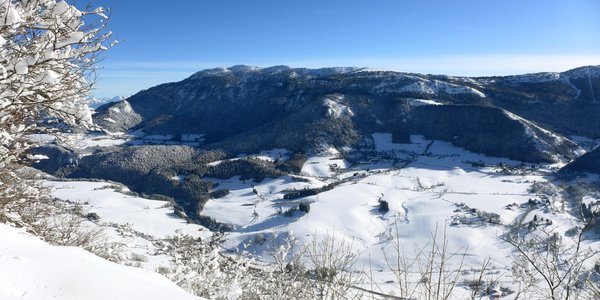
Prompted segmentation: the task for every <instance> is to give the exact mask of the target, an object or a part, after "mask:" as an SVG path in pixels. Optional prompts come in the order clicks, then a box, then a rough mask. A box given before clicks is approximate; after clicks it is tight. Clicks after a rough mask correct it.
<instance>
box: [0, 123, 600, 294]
mask: <svg viewBox="0 0 600 300" xmlns="http://www.w3.org/2000/svg"><path fill="white" fill-rule="evenodd" d="M85 143H90V142H89V141H87V142H85ZM115 143H116V141H115ZM372 143H373V149H374V152H373V153H374V154H372V155H370V156H368V158H367V159H365V160H363V161H360V162H358V163H356V162H355V163H354V164H351V163H350V162H349V161H347V160H345V159H342V158H340V157H339V155H340V154H339V152H337V151H335V149H329V150H328V151H325V152H323V153H321V154H315V155H313V156H310V157H308V159H307V161H306V162H305V164H304V166H303V168H302V171H301V173H300V175H299V176H283V177H280V178H275V179H265V180H264V181H262V182H259V183H257V182H251V181H248V180H246V181H242V180H240V179H239V177H233V178H229V179H214V178H205V180H208V181H212V182H215V183H218V188H219V189H223V188H225V189H228V190H230V193H229V194H228V195H226V196H225V197H223V198H219V199H213V200H209V201H208V202H207V203H206V205H205V208H204V210H203V214H204V215H207V216H210V217H213V218H215V219H216V220H217V221H221V222H226V223H230V224H232V225H234V231H233V232H231V233H228V234H227V235H226V236H225V242H224V243H223V244H222V246H223V247H224V248H225V250H231V251H239V250H241V249H243V250H247V251H250V252H251V253H253V254H254V255H256V256H257V259H258V260H259V261H265V262H268V261H270V259H271V258H270V256H269V255H267V253H268V252H269V251H271V250H272V248H271V247H272V245H274V244H277V243H280V242H281V238H282V237H290V236H293V237H295V239H296V240H297V241H298V244H299V245H301V244H310V243H312V242H313V241H315V240H317V241H318V240H322V239H324V238H326V237H327V236H331V235H333V236H334V237H335V239H336V240H340V241H346V242H348V243H349V244H351V247H352V248H353V250H355V251H357V253H358V255H359V256H358V260H357V262H356V264H355V265H354V268H355V270H360V271H364V270H368V272H370V274H371V277H372V278H373V281H374V283H375V284H376V285H377V289H378V290H379V291H382V292H384V293H394V291H395V289H396V288H397V285H396V284H395V281H394V280H395V277H394V276H393V274H392V273H391V271H392V270H391V269H390V257H391V256H394V255H395V254H397V253H398V246H397V245H402V246H401V248H402V251H404V253H403V255H405V256H407V257H409V258H411V257H412V259H414V256H415V253H416V252H415V249H424V248H425V249H426V248H427V247H428V246H430V245H431V243H432V240H433V236H434V235H435V236H436V240H437V241H438V242H440V243H442V244H443V241H444V239H445V240H446V241H447V247H448V249H447V252H448V253H453V254H457V255H455V256H453V257H452V258H451V259H450V260H449V261H448V262H447V265H448V266H449V268H452V266H458V265H461V264H463V265H464V266H463V267H462V270H463V272H462V273H461V275H460V279H459V284H458V286H457V288H456V292H455V295H456V296H459V297H462V296H464V295H467V293H468V289H467V287H466V285H465V284H464V282H466V281H468V280H472V279H473V277H474V276H476V275H477V274H478V269H479V268H480V267H481V265H482V264H483V263H484V262H485V261H486V260H487V259H489V260H490V263H489V265H488V267H487V272H486V274H487V275H486V276H490V278H492V277H494V278H496V279H497V280H499V282H501V283H502V284H504V286H509V287H513V288H514V283H513V282H511V281H510V280H512V279H510V276H509V275H510V274H511V267H512V261H513V257H514V248H512V247H511V246H510V245H509V244H508V243H506V242H504V241H503V240H502V239H501V236H502V235H503V234H504V233H506V232H507V230H508V225H511V224H515V223H519V222H520V223H526V222H529V221H530V220H532V219H533V218H534V215H538V216H540V217H543V218H545V219H549V220H552V221H553V225H552V226H553V227H552V229H553V230H555V231H559V232H563V233H564V232H565V231H567V230H569V229H570V228H572V227H573V226H574V224H575V220H574V219H573V217H571V216H570V214H569V213H568V210H569V208H568V207H565V204H564V202H562V198H561V197H560V195H558V194H552V193H547V192H539V191H536V192H532V191H531V190H530V188H531V186H532V185H533V184H534V183H545V184H547V185H549V186H552V184H551V183H548V181H549V180H550V177H548V174H549V172H550V171H551V170H555V169H556V168H558V167H560V166H559V165H544V166H532V165H529V164H522V163H521V162H516V161H511V160H509V159H504V158H494V157H486V156H483V155H479V154H475V153H471V152H468V151H465V150H463V149H460V148H457V147H454V146H452V145H451V144H449V143H446V142H441V141H430V140H426V139H424V138H423V137H422V136H411V143H410V144H396V143H392V139H391V134H389V133H376V134H373V135H372ZM107 144H111V143H107ZM250 156H253V157H257V158H261V159H265V160H276V159H287V157H288V156H289V152H287V151H285V150H283V149H274V150H270V151H264V152H262V153H258V154H254V155H250ZM45 184H46V185H47V186H49V187H51V188H52V191H53V192H52V193H53V195H54V196H55V197H57V198H59V199H63V200H66V201H70V202H71V203H78V204H80V205H82V207H83V209H84V210H85V211H89V212H94V213H96V214H97V215H99V216H100V219H99V220H97V221H95V222H94V223H93V226H100V227H101V228H103V231H104V236H105V238H106V239H107V240H110V241H114V242H117V243H121V244H122V245H123V246H124V247H123V249H124V250H123V251H122V253H120V254H119V255H120V258H121V260H122V261H121V263H124V264H126V265H136V266H137V267H139V268H141V269H144V270H146V271H156V270H157V269H159V268H161V267H168V266H169V265H170V264H171V263H172V261H173V257H170V256H168V255H167V254H166V253H165V252H163V251H161V247H160V243H157V241H159V240H161V239H164V238H168V237H170V236H175V235H191V236H195V237H202V238H204V237H208V236H210V235H211V233H210V232H209V231H208V230H206V229H204V228H203V227H201V226H199V225H194V224H188V223H186V222H185V221H184V220H182V219H180V218H178V217H177V216H175V215H174V214H173V209H172V208H171V207H169V205H168V202H163V201H156V200H148V199H142V198H139V197H134V196H130V195H127V194H124V193H122V191H123V190H124V191H125V192H126V191H127V190H126V189H123V188H122V187H116V186H113V185H111V184H109V183H104V182H85V181H66V182H63V181H46V182H45ZM327 185H333V186H335V187H334V188H333V189H329V190H326V191H322V192H320V193H318V194H316V195H312V196H308V197H302V198H298V199H285V198H284V195H286V194H287V193H289V192H292V191H300V190H304V189H315V188H322V187H325V186H327ZM116 189H117V190H116ZM119 189H121V192H120V191H118V190H119ZM530 199H537V200H540V201H542V200H544V201H546V203H547V205H545V206H530V205H528V202H529V200H530ZM381 201H385V202H386V203H387V205H388V208H389V211H381V210H380V205H381V204H380V203H381ZM594 201H598V199H595V198H594V197H593V196H587V197H586V198H585V202H586V203H591V202H594ZM300 203H310V212H309V213H304V212H301V211H293V212H290V213H287V214H286V213H285V212H286V211H288V210H290V209H293V208H296V207H297V206H298V205H299V204H300ZM89 223H90V224H92V222H89ZM0 233H1V234H2V235H0V237H1V238H2V239H3V241H6V243H9V242H10V243H13V245H14V246H8V248H7V247H4V248H1V247H0V249H2V251H3V252H0V259H4V260H7V259H10V260H11V264H10V265H9V266H11V267H12V269H10V268H9V270H10V271H9V272H8V273H5V272H4V270H3V272H2V274H1V275H0V276H2V275H5V276H8V277H7V278H9V277H10V278H14V279H12V281H8V282H9V283H10V284H11V285H10V286H8V287H9V288H7V289H1V290H3V291H8V292H5V293H9V294H6V295H10V297H16V295H17V293H19V292H24V291H23V289H22V288H19V284H21V283H22V281H23V280H24V278H27V276H33V275H31V274H26V273H19V272H20V271H19V270H20V269H21V268H23V267H24V266H25V265H26V264H25V262H27V261H32V262H36V263H35V264H34V263H31V264H28V265H37V263H38V260H40V259H41V257H43V256H40V255H42V254H43V253H45V251H48V253H54V252H56V253H57V254H56V257H57V258H56V259H57V260H56V265H52V266H50V265H49V266H48V267H47V269H48V270H51V269H53V268H57V270H59V271H56V272H65V273H64V274H66V275H65V276H75V275H73V273H74V272H76V268H77V267H78V266H77V264H82V265H86V264H90V265H91V266H92V267H94V268H95V267H97V268H99V269H101V270H102V271H98V275H94V276H96V277H92V278H86V277H81V278H80V280H90V281H93V280H94V278H100V277H102V276H104V275H103V274H104V273H102V272H108V271H106V270H113V271H114V272H117V274H124V275H123V276H125V277H126V278H125V279H118V278H119V277H118V276H120V275H115V277H114V278H111V279H114V280H115V281H120V282H123V284H121V285H117V286H118V287H121V286H122V287H123V289H124V290H123V292H122V293H125V294H126V293H127V290H125V287H128V286H131V285H132V284H137V285H138V286H142V285H144V284H147V282H154V281H157V282H158V283H157V284H155V285H153V286H154V288H155V289H162V288H163V286H164V287H165V289H167V288H169V289H167V290H169V291H170V292H171V290H170V289H174V292H172V293H177V292H178V290H177V289H176V288H175V287H174V286H170V285H168V284H163V283H160V282H161V280H163V279H162V278H160V277H158V276H155V275H152V276H150V277H145V276H146V275H140V274H147V272H143V271H142V270H136V271H132V272H131V273H129V272H125V271H122V270H124V269H123V268H126V267H124V266H117V265H113V264H112V263H108V262H102V263H100V262H101V261H102V260H100V259H97V258H94V257H93V256H92V255H90V254H85V253H83V251H81V250H76V249H70V248H66V249H63V248H60V247H51V246H49V245H46V244H44V243H43V242H41V241H37V240H34V238H32V237H30V236H26V235H24V233H19V232H17V231H15V230H13V229H11V230H8V231H7V230H2V231H0ZM28 243H37V244H40V245H41V246H39V247H46V248H48V249H49V250H43V251H44V252H42V250H40V252H36V251H37V250H30V251H31V252H22V253H24V254H18V253H21V252H19V251H20V250H19V251H18V249H25V248H27V247H28V246H26V245H28ZM249 243H250V246H248V245H249ZM2 245H5V243H4V242H2ZM19 247H21V248H19ZM584 247H598V243H597V242H596V243H587V244H584ZM13 249H17V250H13ZM32 249H33V248H32ZM35 249H37V246H36V248H35ZM44 249H45V248H44ZM11 251H12V252H11ZM71 252H74V254H72V253H71ZM44 255H45V254H44ZM53 255H54V254H53ZM140 257H141V258H143V259H140ZM68 258H72V259H73V260H74V262H73V263H71V262H66V261H64V262H62V263H61V260H66V259H68ZM20 259H21V260H20ZM88 260H89V261H93V262H88ZM23 261H25V262H23ZM61 264H65V265H69V266H71V265H73V267H72V269H71V267H69V268H68V269H61V268H60V267H58V266H60V265H61ZM40 265H43V264H40ZM31 270H33V271H32V272H34V273H35V272H36V270H37V269H35V268H33V269H31ZM44 270H46V267H44ZM119 270H121V271H119ZM113 271H111V272H113ZM10 272H12V273H10ZM24 272H25V271H24ZM119 272H120V273H119ZM86 273H88V274H90V273H89V272H86ZM6 274H11V275H6ZM32 274H33V273H32ZM57 274H63V273H41V275H40V277H39V278H40V279H39V280H40V284H42V283H43V284H45V285H46V286H47V287H46V290H47V291H48V292H47V293H42V292H40V293H42V294H39V295H47V296H48V295H54V294H53V293H58V294H57V295H65V297H67V296H69V297H71V296H70V295H71V294H65V293H66V291H71V289H70V288H69V286H61V283H60V282H58V281H54V279H48V278H45V277H43V276H50V277H53V276H55V275H57ZM19 276H21V277H19ZM23 276H25V277H23ZM89 276H92V275H91V274H90V275H89ZM107 276H108V275H107ZM410 276H413V277H414V276H417V274H416V273H414V274H411V275H410ZM410 276H409V277H410ZM132 278H133V279H132ZM498 278H500V279H498ZM107 280H108V279H107ZM133 280H138V281H139V283H133V282H131V281H133ZM165 280H166V279H165ZM412 280H414V281H418V280H419V278H416V277H415V278H412ZM0 282H1V283H0V284H9V283H7V281H3V280H0ZM11 282H12V283H11ZM76 282H77V281H76ZM126 283H127V284H126ZM58 288H63V289H64V290H62V292H61V291H58V290H57V291H54V290H52V289H58ZM89 288H90V290H85V291H83V292H82V293H84V292H86V291H87V292H90V291H92V290H93V289H94V288H96V287H94V285H90V286H89ZM136 290H137V289H136ZM74 291H75V292H77V291H79V290H74ZM147 291H149V292H150V291H154V290H152V289H147ZM161 291H163V290H158V291H156V292H153V293H152V294H153V295H154V296H156V295H161V294H160V293H161ZM61 293H62V294H61ZM0 295H2V294H0ZM73 295H74V296H72V297H71V298H72V299H75V298H77V297H76V296H75V295H76V294H73ZM80 295H81V294H80ZM102 295H104V294H102ZM171 295H175V294H171ZM26 296H27V295H26ZM136 296H139V295H136ZM7 297H8V296H7ZM28 297H29V298H27V297H25V299H35V298H36V297H38V294H29V296H28ZM156 297H158V296H156ZM156 297H155V298H148V299H162V298H161V297H158V298H156ZM181 297H182V298H178V299H185V296H181ZM71 298H68V297H67V299H71ZM508 299H510V297H508Z"/></svg>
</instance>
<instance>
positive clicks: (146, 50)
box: [79, 0, 600, 97]
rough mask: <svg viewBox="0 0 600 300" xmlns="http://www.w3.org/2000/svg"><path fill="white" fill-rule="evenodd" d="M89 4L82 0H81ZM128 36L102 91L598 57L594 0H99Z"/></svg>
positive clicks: (551, 66)
mask: <svg viewBox="0 0 600 300" xmlns="http://www.w3.org/2000/svg"><path fill="white" fill-rule="evenodd" d="M79 2H81V1H79ZM94 3H95V4H97V5H103V6H106V7H111V8H112V15H111V21H110V26H109V27H110V30H111V31H113V32H114V33H115V36H116V37H117V39H118V40H120V41H121V43H120V44H119V45H117V46H116V47H114V48H113V49H111V50H110V51H108V52H107V53H106V54H105V59H104V61H102V63H101V65H102V66H103V69H102V70H100V72H99V75H100V82H99V84H98V86H97V90H96V91H95V95H97V96H98V97H106V96H115V95H124V96H129V95H132V94H134V93H136V92H138V91H139V90H142V89H145V88H149V87H152V86H154V85H156V84H159V83H164V82H172V81H178V80H181V79H184V78H186V77H188V76H189V75H191V74H193V73H194V72H196V71H198V70H201V69H205V68H211V67H217V66H231V65H235V64H247V65H256V66H271V65H290V66H295V67H327V66H358V67H363V66H368V67H375V68H384V69H390V70H398V71H407V72H420V73H436V74H442V73H443V74H450V75H492V74H494V75H503V74H517V73H525V72H538V71H563V70H566V69H569V68H572V67H576V66H581V65H590V64H593V65H598V64H600V1H597V0H486V1H483V0H454V1H447V0H440V1H402V0H370V1H367V0H361V1H359V0H346V1H342V0H297V1H291V0H268V1H267V0H265V1H261V0H255V1H250V0H237V1H234V0H171V1H159V0H144V1H134V0H96V1H94Z"/></svg>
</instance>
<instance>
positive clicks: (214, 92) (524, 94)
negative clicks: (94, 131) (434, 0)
mask: <svg viewBox="0 0 600 300" xmlns="http://www.w3.org/2000/svg"><path fill="white" fill-rule="evenodd" d="M597 69H598V67H585V68H584V70H591V71H589V72H587V71H586V72H585V74H588V73H589V74H590V75H589V76H588V77H586V78H585V79H586V80H585V82H584V81H582V79H581V78H582V77H581V76H580V73H582V72H583V71H577V70H572V71H568V72H564V73H539V74H529V75H519V76H507V77H487V78H463V77H450V76H441V75H422V74H408V73H399V72H391V71H377V70H369V69H360V68H328V69H317V70H310V69H294V68H290V67H286V66H277V67H271V68H257V67H249V66H234V67H230V68H217V69H210V70H204V71H200V72H198V73H196V74H194V75H192V76H191V77H190V78H188V79H186V80H183V81H181V82H176V83H168V84H162V85H159V86H157V87H154V88H150V89H148V90H144V91H141V92H139V93H138V94H136V95H134V96H132V97H129V98H128V99H127V100H126V102H121V103H119V104H110V105H106V106H104V107H102V108H101V109H99V110H98V112H97V114H96V115H95V120H96V122H97V123H98V124H100V125H102V126H104V127H105V128H106V129H108V130H110V131H124V130H127V129H132V128H136V129H142V130H143V131H144V132H145V133H147V134H154V135H156V134H159V135H172V136H179V135H182V134H183V135H185V134H202V135H203V137H204V138H203V142H204V146H206V147H208V148H212V149H223V150H226V151H230V152H237V153H243V152H249V151H260V150H261V149H271V148H286V149H289V150H292V151H306V150H314V149H315V148H318V147H320V146H321V145H323V144H327V145H331V146H334V147H338V148H339V147H348V146H349V147H357V145H358V144H360V143H361V142H362V140H363V137H365V136H368V135H370V134H371V133H373V132H399V131H402V132H407V133H412V134H424V135H426V136H430V137H433V135H431V134H432V132H431V131H427V128H424V127H423V126H422V123H427V122H426V121H427V120H430V119H431V120H433V119H434V118H435V119H439V118H437V116H438V115H439V113H440V112H441V114H443V115H445V116H447V117H445V118H443V120H444V122H445V123H444V124H440V126H439V130H436V133H439V134H436V138H441V139H444V140H447V141H450V142H452V143H458V144H457V145H459V146H461V147H465V148H467V149H469V150H473V151H476V152H480V153H484V154H489V155H495V156H506V157H510V158H514V159H518V160H523V161H533V162H540V161H555V160H557V159H559V160H560V159H567V160H568V159H571V158H573V157H574V155H573V152H574V151H577V149H576V147H574V145H573V144H572V143H570V142H569V141H568V139H565V138H564V137H560V136H561V135H569V136H570V135H581V136H588V137H592V138H596V137H600V121H599V119H598V118H596V117H595V116H596V115H598V114H599V113H600V104H598V103H596V101H595V100H594V97H593V95H594V94H595V93H597V92H600V91H596V89H598V88H597V86H598V85H599V84H600V82H599V81H600V77H598V76H596V75H597V73H598V72H595V71H594V70H597ZM586 76H587V75H586ZM328 99H329V100H330V99H337V100H335V101H330V102H328ZM414 99H421V100H423V101H425V102H423V101H421V102H420V103H430V102H433V103H436V104H444V105H443V106H440V107H435V108H431V107H415V106H414V105H413V103H415V102H414ZM427 101H429V102H427ZM323 103H329V104H335V106H336V107H337V108H340V109H347V111H351V112H352V114H351V115H350V114H333V115H332V114H331V113H330V111H331V107H332V106H331V105H324V104H323ZM457 105H459V106H460V108H453V106H457ZM110 107H113V109H109V108H110ZM123 107H126V108H128V109H126V110H122V108H123ZM481 107H497V108H500V109H503V110H505V111H508V112H510V113H511V115H515V116H518V117H516V118H497V117H495V116H497V115H498V114H497V112H496V111H494V110H491V109H487V110H486V109H481ZM446 110H454V111H456V110H460V111H464V112H465V114H463V115H464V116H465V117H464V118H462V119H458V117H457V118H456V119H455V118H453V117H452V115H448V114H445V113H444V111H446ZM119 114H121V115H119ZM429 114H431V115H429ZM467 115H472V117H467ZM417 116H418V117H417ZM485 119H490V120H491V119H493V120H494V122H497V126H495V127H497V128H513V127H514V128H513V129H512V130H505V131H504V132H503V133H502V134H503V135H505V138H506V142H505V143H503V144H502V146H503V147H501V148H498V147H496V144H495V143H493V141H494V138H495V137H498V136H494V134H495V133H494V131H493V130H491V131H490V129H492V128H488V129H487V131H486V130H471V132H472V133H477V134H476V135H471V136H470V137H469V141H468V142H467V141H464V142H462V143H461V142H460V140H461V139H460V136H459V138H458V140H457V139H455V138H454V136H455V135H452V134H451V133H450V132H449V131H448V132H445V130H446V128H452V127H456V123H460V124H463V125H464V126H471V127H472V128H473V129H475V128H476V127H477V126H479V123H477V122H478V121H476V120H485ZM511 123H512V124H513V125H511ZM469 124H470V125H469ZM532 126H533V127H535V128H541V129H543V130H539V131H537V133H536V134H531V132H532V131H531V127H532ZM490 134H491V135H490ZM557 136H558V137H560V138H558V139H555V137H557ZM551 140H554V141H555V142H552V143H549V142H548V141H551ZM523 145H529V147H524V146H523ZM540 146H541V148H540ZM542 148H543V149H542ZM490 151H492V152H490Z"/></svg>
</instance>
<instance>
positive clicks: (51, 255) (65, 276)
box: [0, 224, 200, 300]
mask: <svg viewBox="0 0 600 300" xmlns="http://www.w3.org/2000/svg"><path fill="white" fill-rule="evenodd" d="M0 265H1V266H2V270H1V271H0V299H2V300H9V299H32V300H38V299H65V300H66V299H73V300H80V299H89V300H91V299H98V300H105V299H145V300H151V299H156V300H162V299H189V300H192V299H200V298H197V297H194V296H192V295H190V294H188V293H186V292H185V291H183V290H182V289H181V288H179V287H177V286H176V285H175V284H174V283H173V282H171V281H169V280H168V279H166V278H164V277H162V276H160V275H158V274H156V273H154V272H149V271H146V270H142V269H137V268H132V267H126V266H123V265H119V264H116V263H112V262H109V261H107V260H104V259H102V258H100V257H97V256H95V255H93V254H91V253H89V252H87V251H85V250H83V249H79V248H75V247H57V246H51V245H49V244H47V243H45V242H43V241H41V240H39V239H38V238H37V237H34V236H32V235H31V234H28V233H26V232H24V231H23V230H20V229H16V228H13V227H9V226H7V225H3V224H0Z"/></svg>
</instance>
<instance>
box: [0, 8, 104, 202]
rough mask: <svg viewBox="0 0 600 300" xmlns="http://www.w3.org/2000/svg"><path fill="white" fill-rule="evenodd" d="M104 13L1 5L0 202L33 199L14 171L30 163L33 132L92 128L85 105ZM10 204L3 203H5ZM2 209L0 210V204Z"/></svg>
mask: <svg viewBox="0 0 600 300" xmlns="http://www.w3.org/2000/svg"><path fill="white" fill-rule="evenodd" d="M106 19H107V16H106V15H105V13H104V9H102V8H97V9H94V10H92V9H90V8H89V7H88V9H86V10H83V11H82V10H79V9H77V8H76V7H75V6H73V5H70V4H68V3H67V2H65V1H57V0H0V199H4V201H3V202H4V204H6V203H8V202H14V201H17V200H19V199H23V198H30V199H35V198H36V197H37V195H36V192H35V191H34V190H33V189H23V187H21V186H19V182H21V181H20V180H19V176H18V175H17V174H16V173H15V170H16V169H17V168H19V167H20V166H21V165H23V164H24V163H26V162H27V161H29V160H31V157H27V155H26V154H25V153H26V151H27V150H28V149H29V148H30V147H31V143H30V142H29V141H28V140H27V139H26V138H25V136H26V135H27V134H29V133H32V132H54V131H57V130H58V128H59V127H63V128H64V127H65V126H79V127H83V128H90V127H91V126H93V125H92V118H91V112H90V110H89V108H88V107H87V105H86V104H85V100H84V99H85V98H86V97H87V96H88V94H89V91H90V89H91V88H92V86H93V84H94V77H93V75H94V70H95V65H96V62H97V58H96V56H97V54H98V53H99V52H100V51H102V50H105V49H107V47H110V46H111V45H105V44H107V43H108V39H109V38H110V35H111V34H110V32H105V31H104V28H105V25H106ZM7 199H8V200H7ZM0 204H2V203H0Z"/></svg>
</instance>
